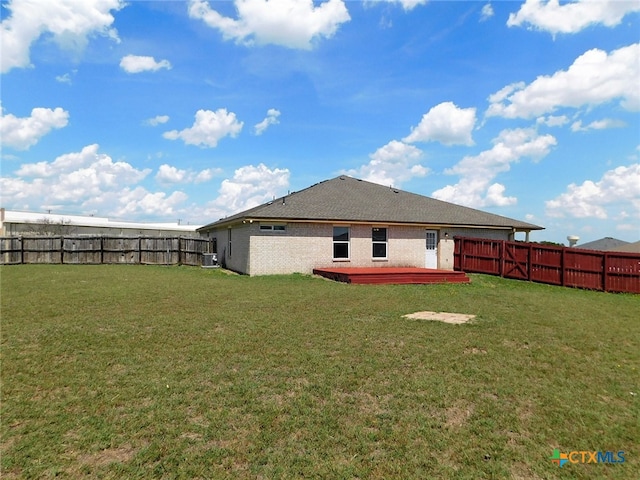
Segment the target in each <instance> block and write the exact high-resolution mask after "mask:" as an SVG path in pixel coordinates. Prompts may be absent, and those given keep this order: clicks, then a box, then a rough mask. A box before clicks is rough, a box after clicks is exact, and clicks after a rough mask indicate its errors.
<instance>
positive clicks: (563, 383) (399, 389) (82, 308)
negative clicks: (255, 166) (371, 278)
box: [0, 265, 640, 479]
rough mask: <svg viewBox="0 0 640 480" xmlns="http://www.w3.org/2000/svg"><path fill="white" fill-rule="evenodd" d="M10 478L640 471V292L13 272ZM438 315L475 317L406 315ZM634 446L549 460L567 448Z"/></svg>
mask: <svg viewBox="0 0 640 480" xmlns="http://www.w3.org/2000/svg"><path fill="white" fill-rule="evenodd" d="M0 274H1V293H2V298H1V307H2V310H1V314H2V324H1V326H2V331H1V340H2V345H1V346H2V352H1V353H2V371H1V380H2V391H1V400H2V404H1V414H2V416H1V435H2V437H1V448H2V458H1V462H2V477H3V478H52V477H56V476H58V477H61V478H79V477H85V476H91V477H95V478H185V479H191V478H234V479H235V478H241V479H242V478H262V479H275V478H279V479H280V478H303V477H304V478H319V479H320V478H322V479H327V478H328V479H333V478H336V479H340V478H344V479H347V478H360V479H389V478H398V479H414V478H415V479H424V478H468V479H478V478H496V479H501V478H514V479H547V478H566V479H574V478H585V479H586V478H589V479H591V478H619V479H629V478H638V477H639V476H640V448H639V443H640V371H639V368H640V296H632V295H620V294H607V293H599V292H591V291H583V290H575V289H569V288H561V287H552V286H548V285H540V284H533V283H527V282H519V281H514V280H504V279H501V278H497V277H489V276H482V275H472V276H471V279H472V281H471V283H470V284H468V285H461V284H456V285H384V286H383V285H345V284H338V283H333V282H329V281H326V280H323V279H318V278H313V277H309V276H302V275H292V276H274V277H256V278H249V277H245V276H237V275H229V274H226V273H225V272H223V271H220V270H206V269H200V268H195V267H152V266H119V265H112V266H111V265H100V266H71V265H64V266H61V265H21V266H10V267H2V268H1V269H0ZM422 310H435V311H448V312H458V313H471V314H475V315H477V319H476V320H475V322H474V323H471V324H466V325H447V324H443V323H439V322H428V321H420V320H408V319H404V318H402V315H404V314H407V313H412V312H416V311H422ZM556 448H557V449H559V450H560V452H562V453H569V452H571V451H613V452H618V451H624V456H625V460H626V461H625V462H624V463H619V464H581V463H580V464H567V465H565V466H564V467H562V468H560V467H558V466H557V465H554V464H552V462H551V460H550V457H551V455H552V454H553V450H554V449H556Z"/></svg>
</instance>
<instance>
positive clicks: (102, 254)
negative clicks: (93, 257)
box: [100, 235, 104, 265]
mask: <svg viewBox="0 0 640 480" xmlns="http://www.w3.org/2000/svg"><path fill="white" fill-rule="evenodd" d="M102 264H104V235H100V265H102Z"/></svg>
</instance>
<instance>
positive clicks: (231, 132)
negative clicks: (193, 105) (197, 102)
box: [163, 108, 244, 148]
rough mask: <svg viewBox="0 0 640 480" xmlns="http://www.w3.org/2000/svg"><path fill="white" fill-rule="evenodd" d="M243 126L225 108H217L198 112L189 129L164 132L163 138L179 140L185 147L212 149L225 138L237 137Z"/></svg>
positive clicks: (234, 115) (233, 114)
mask: <svg viewBox="0 0 640 480" xmlns="http://www.w3.org/2000/svg"><path fill="white" fill-rule="evenodd" d="M243 125H244V124H243V122H239V121H238V120H237V118H236V114H235V113H233V112H231V113H230V112H227V109H226V108H219V109H218V110H216V111H215V112H212V111H211V110H198V111H197V112H196V117H195V122H194V123H193V126H192V127H191V128H185V129H184V130H181V131H177V130H171V131H169V132H165V133H164V134H163V137H164V138H166V139H169V140H177V139H178V138H180V139H182V140H183V141H184V143H186V144H187V145H200V146H203V147H211V148H213V147H215V146H217V145H218V142H219V141H220V140H221V139H222V138H224V137H226V136H231V137H234V138H235V137H237V136H238V134H239V133H240V131H241V130H242V126H243Z"/></svg>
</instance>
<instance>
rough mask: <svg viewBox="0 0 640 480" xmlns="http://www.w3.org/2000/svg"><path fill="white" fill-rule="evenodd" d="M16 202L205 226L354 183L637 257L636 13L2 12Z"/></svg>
mask: <svg viewBox="0 0 640 480" xmlns="http://www.w3.org/2000/svg"><path fill="white" fill-rule="evenodd" d="M0 5H1V7H0V8H1V15H2V23H1V27H0V38H1V41H2V44H1V48H0V64H1V65H0V67H1V73H0V82H1V83H0V88H1V90H0V92H1V109H2V110H1V120H0V141H1V172H0V205H1V206H2V207H5V208H7V209H11V210H23V211H30V212H48V211H50V212H51V213H57V214H69V215H83V214H86V215H96V216H106V217H109V218H111V219H114V220H116V219H117V220H129V221H149V222H161V221H162V222H175V221H178V220H179V221H180V222H181V223H183V224H186V223H189V224H206V223H210V222H213V221H215V220H218V219H219V218H222V217H224V216H226V215H230V214H233V213H237V212H239V211H241V210H244V209H246V208H250V207H252V206H256V205H258V204H261V203H264V202H266V201H269V200H271V199H273V198H274V197H280V196H282V195H285V194H288V193H289V192H293V191H298V190H301V189H304V188H307V187H309V186H311V185H313V184H315V183H317V182H320V181H323V180H327V179H331V178H334V177H336V176H338V175H341V174H347V175H351V176H353V177H357V178H361V179H364V180H369V181H372V182H376V183H380V184H383V185H392V186H394V187H395V188H401V189H403V190H407V191H410V192H414V193H418V194H421V195H426V196H430V197H434V198H438V199H441V200H446V201H450V202H453V203H458V204H461V205H466V206H470V207H473V208H478V209H481V210H485V211H488V212H492V213H495V214H499V215H504V216H507V217H511V218H515V219H518V220H523V221H527V222H530V223H534V224H536V225H540V226H543V227H545V230H543V231H541V232H534V233H533V234H532V235H531V239H532V240H534V241H552V242H558V243H565V244H566V243H567V240H566V237H567V235H578V236H579V237H580V238H581V241H580V243H586V242H588V241H591V240H596V239H599V238H602V237H607V236H608V237H615V238H619V239H622V240H626V241H630V242H632V241H638V240H640V160H639V158H640V114H639V113H640V2H638V1H637V0H634V1H624V0H596V1H581V2H558V1H557V0H526V1H492V2H489V1H426V0H389V1H383V0H377V1H374V0H363V1H358V2H356V1H342V0H323V1H311V0H270V1H268V0H235V1H210V0H190V1H164V0H155V1H136V0H128V1H126V2H123V1H121V0H55V1H51V0H2V1H1V3H0Z"/></svg>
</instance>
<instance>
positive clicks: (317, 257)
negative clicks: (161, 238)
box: [209, 222, 510, 275]
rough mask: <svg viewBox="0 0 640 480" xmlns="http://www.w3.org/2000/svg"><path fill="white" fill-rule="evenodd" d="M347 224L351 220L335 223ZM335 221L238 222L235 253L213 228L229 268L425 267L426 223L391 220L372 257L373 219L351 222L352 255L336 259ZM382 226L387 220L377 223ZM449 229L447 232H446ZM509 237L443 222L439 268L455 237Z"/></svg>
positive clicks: (448, 261) (252, 271)
mask: <svg viewBox="0 0 640 480" xmlns="http://www.w3.org/2000/svg"><path fill="white" fill-rule="evenodd" d="M336 225H347V224H336ZM333 226H334V225H332V224H321V223H289V224H287V225H286V230H285V231H262V230H260V223H259V222H254V223H251V224H249V223H247V224H242V225H236V226H234V227H233V228H232V229H231V230H232V233H231V235H232V255H231V256H229V255H228V254H227V248H228V230H229V229H227V228H223V229H219V230H216V231H214V232H211V234H210V235H209V236H210V237H212V238H217V247H218V252H217V253H218V259H219V261H220V262H221V263H222V264H223V265H225V266H226V268H228V269H230V270H234V271H236V272H240V273H245V274H248V275H273V274H290V273H304V274H310V273H312V272H313V269H314V268H322V267H345V268H348V267H424V266H425V254H426V252H425V247H426V244H425V229H426V227H413V226H401V225H400V226H398V225H393V226H387V258H386V259H385V260H380V259H375V260H374V259H373V258H372V248H373V247H372V240H371V229H372V227H373V226H372V225H349V227H350V259H349V260H348V261H345V260H334V259H333ZM376 226H382V227H384V225H376ZM445 232H446V233H447V234H448V237H445V236H444V234H445ZM456 235H459V236H469V237H479V238H492V239H502V240H508V239H509V236H510V232H509V231H506V230H491V229H481V228H441V229H440V230H439V233H438V236H439V238H438V268H440V269H443V270H453V249H454V241H453V237H454V236H456Z"/></svg>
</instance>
